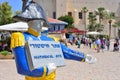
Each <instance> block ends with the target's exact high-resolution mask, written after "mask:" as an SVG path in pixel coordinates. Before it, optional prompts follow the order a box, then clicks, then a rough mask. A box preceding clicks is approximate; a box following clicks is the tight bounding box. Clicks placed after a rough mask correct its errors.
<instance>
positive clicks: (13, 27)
mask: <svg viewBox="0 0 120 80" xmlns="http://www.w3.org/2000/svg"><path fill="white" fill-rule="evenodd" d="M27 29H28V24H27V23H25V22H16V23H11V24H6V25H2V26H0V30H6V31H27ZM44 30H48V28H46V27H42V31H44Z"/></svg>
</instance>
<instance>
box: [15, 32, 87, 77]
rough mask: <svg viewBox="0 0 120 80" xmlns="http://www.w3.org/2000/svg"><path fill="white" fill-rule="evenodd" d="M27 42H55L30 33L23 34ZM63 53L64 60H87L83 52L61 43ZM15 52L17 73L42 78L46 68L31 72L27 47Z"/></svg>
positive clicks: (17, 48) (19, 47)
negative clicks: (26, 53)
mask: <svg viewBox="0 0 120 80" xmlns="http://www.w3.org/2000/svg"><path fill="white" fill-rule="evenodd" d="M23 35H24V38H25V41H28V40H42V41H53V39H52V38H49V37H47V36H44V35H41V36H40V37H35V36H33V35H31V34H29V33H28V32H25V33H23ZM60 45H61V48H62V52H63V55H64V58H66V59H72V60H77V61H82V60H85V54H84V53H82V52H78V51H75V50H72V49H70V48H68V47H66V46H65V45H64V44H62V43H60ZM13 52H14V55H15V61H16V66H17V71H18V73H19V74H22V75H25V76H34V77H40V76H42V75H43V73H44V67H41V68H38V69H35V70H33V71H30V69H29V67H28V63H27V59H26V55H25V52H26V51H25V46H18V47H15V48H13Z"/></svg>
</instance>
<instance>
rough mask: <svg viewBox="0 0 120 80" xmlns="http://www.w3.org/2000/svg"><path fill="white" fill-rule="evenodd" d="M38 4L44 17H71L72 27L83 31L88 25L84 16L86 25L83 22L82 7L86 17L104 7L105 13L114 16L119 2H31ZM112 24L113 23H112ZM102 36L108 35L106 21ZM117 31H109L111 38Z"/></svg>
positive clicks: (71, 0)
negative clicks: (84, 9)
mask: <svg viewBox="0 0 120 80" xmlns="http://www.w3.org/2000/svg"><path fill="white" fill-rule="evenodd" d="M33 1H35V2H37V3H39V4H40V5H41V6H42V7H43V8H44V10H45V12H46V15H47V16H49V17H51V18H56V19H57V18H58V17H60V16H64V15H71V16H72V17H73V18H74V26H75V27H76V28H79V29H82V30H84V29H85V24H86V25H87V24H88V16H86V23H85V21H84V16H83V13H82V12H81V10H82V8H83V7H87V9H88V12H87V13H86V15H88V14H90V13H91V12H94V11H95V10H97V8H99V7H104V8H105V10H106V11H110V12H114V13H115V15H116V16H119V15H118V14H117V13H118V12H120V11H119V9H118V8H119V0H33ZM112 23H113V22H112ZM104 25H105V27H104V31H102V33H103V34H107V35H108V34H109V24H108V21H106V22H104ZM117 33H118V29H116V28H113V27H112V30H111V37H117V36H118V35H117Z"/></svg>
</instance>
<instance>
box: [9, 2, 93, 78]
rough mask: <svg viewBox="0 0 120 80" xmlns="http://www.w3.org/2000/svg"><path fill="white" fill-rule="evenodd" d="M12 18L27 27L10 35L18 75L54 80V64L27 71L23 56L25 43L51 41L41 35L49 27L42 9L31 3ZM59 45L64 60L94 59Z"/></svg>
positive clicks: (25, 58)
mask: <svg viewBox="0 0 120 80" xmlns="http://www.w3.org/2000/svg"><path fill="white" fill-rule="evenodd" d="M13 18H14V19H15V20H17V21H24V22H27V23H28V26H29V28H28V30H27V32H23V33H21V32H15V33H12V36H11V49H12V51H13V53H14V56H15V62H16V67H17V71H18V73H19V74H21V75H24V76H25V80H55V71H56V65H55V64H54V63H50V64H48V65H46V66H43V67H40V68H37V69H34V70H32V71H31V70H30V69H29V66H28V61H27V57H26V55H25V54H26V51H25V50H26V48H25V42H27V41H29V40H33V41H34V40H36V41H53V39H52V38H49V37H47V36H42V35H41V31H42V27H43V26H44V27H49V26H50V25H49V23H48V22H47V19H46V16H45V13H44V10H43V9H42V7H41V6H40V5H39V4H37V3H36V2H33V1H32V2H30V3H29V5H28V6H26V8H25V10H24V11H23V12H22V13H21V14H18V15H17V16H14V17H13ZM60 45H61V49H62V53H63V55H64V58H66V59H72V60H77V61H83V62H90V61H92V62H94V61H95V60H94V61H93V59H95V58H94V57H92V56H87V55H86V54H84V53H82V52H78V51H75V50H72V49H70V48H68V47H67V46H65V45H64V44H62V43H60ZM92 62H91V63H92Z"/></svg>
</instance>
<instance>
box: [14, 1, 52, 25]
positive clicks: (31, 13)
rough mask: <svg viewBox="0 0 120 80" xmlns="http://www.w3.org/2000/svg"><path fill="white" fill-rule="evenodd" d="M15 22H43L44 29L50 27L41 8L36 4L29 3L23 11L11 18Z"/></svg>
mask: <svg viewBox="0 0 120 80" xmlns="http://www.w3.org/2000/svg"><path fill="white" fill-rule="evenodd" d="M13 19H14V20H15V21H24V22H28V21H31V20H44V21H45V25H46V27H50V24H49V22H48V21H47V18H46V15H45V12H44V10H43V8H42V7H41V6H40V5H39V4H38V3H36V2H33V1H31V2H30V3H29V5H28V6H26V8H25V10H24V11H23V12H22V13H21V14H18V15H16V16H14V17H13Z"/></svg>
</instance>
